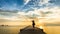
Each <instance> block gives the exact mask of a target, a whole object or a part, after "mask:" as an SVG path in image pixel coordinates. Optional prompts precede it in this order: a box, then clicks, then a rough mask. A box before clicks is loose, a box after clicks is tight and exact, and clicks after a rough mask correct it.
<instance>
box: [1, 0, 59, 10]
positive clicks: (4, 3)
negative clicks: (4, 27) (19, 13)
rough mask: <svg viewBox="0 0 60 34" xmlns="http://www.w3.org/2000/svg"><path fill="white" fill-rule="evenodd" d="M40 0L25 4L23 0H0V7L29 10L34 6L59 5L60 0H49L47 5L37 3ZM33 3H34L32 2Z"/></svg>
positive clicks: (32, 0)
mask: <svg viewBox="0 0 60 34" xmlns="http://www.w3.org/2000/svg"><path fill="white" fill-rule="evenodd" d="M40 1H41V0H31V1H29V2H28V3H27V4H26V5H24V3H25V2H24V0H0V9H1V8H2V9H4V10H21V9H23V10H24V9H28V8H29V9H28V10H30V9H31V7H34V8H41V7H43V8H44V7H46V6H60V0H50V1H48V3H51V4H49V5H47V3H46V4H43V5H42V6H40V5H39V2H40ZM34 3H35V4H34ZM32 9H33V8H32Z"/></svg>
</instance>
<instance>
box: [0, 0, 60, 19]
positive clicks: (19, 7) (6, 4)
mask: <svg viewBox="0 0 60 34" xmlns="http://www.w3.org/2000/svg"><path fill="white" fill-rule="evenodd" d="M56 7H58V8H57V11H58V10H59V8H60V0H0V18H4V19H10V18H12V19H19V17H21V15H23V16H24V17H26V18H32V17H41V15H40V13H39V11H40V10H41V9H42V12H44V11H47V9H46V8H50V9H48V10H50V12H53V13H54V14H55V12H54V10H55V8H56ZM51 10H52V11H51ZM55 11H56V10H55ZM47 13H49V12H48V11H47ZM57 13H58V14H59V11H58V12H57ZM54 14H52V15H53V16H54V17H55V15H54ZM52 15H50V14H49V15H48V16H49V17H51V16H52ZM56 15H57V14H56ZM58 16H59V15H58ZM24 17H23V18H24Z"/></svg>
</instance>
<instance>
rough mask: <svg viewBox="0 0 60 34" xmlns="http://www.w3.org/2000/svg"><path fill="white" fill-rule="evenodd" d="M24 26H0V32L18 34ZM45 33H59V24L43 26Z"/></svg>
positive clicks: (0, 33)
mask: <svg viewBox="0 0 60 34" xmlns="http://www.w3.org/2000/svg"><path fill="white" fill-rule="evenodd" d="M24 27H26V26H0V34H18V33H19V32H20V29H22V28H24ZM45 32H46V33H47V34H60V26H45Z"/></svg>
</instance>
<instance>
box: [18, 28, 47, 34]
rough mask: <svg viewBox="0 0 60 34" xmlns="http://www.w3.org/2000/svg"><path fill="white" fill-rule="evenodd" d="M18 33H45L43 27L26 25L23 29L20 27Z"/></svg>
mask: <svg viewBox="0 0 60 34" xmlns="http://www.w3.org/2000/svg"><path fill="white" fill-rule="evenodd" d="M19 34H46V33H45V32H44V31H43V29H40V28H37V27H35V28H32V27H26V28H24V29H21V30H20V32H19Z"/></svg>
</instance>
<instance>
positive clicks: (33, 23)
mask: <svg viewBox="0 0 60 34" xmlns="http://www.w3.org/2000/svg"><path fill="white" fill-rule="evenodd" d="M32 26H33V28H35V22H34V20H32Z"/></svg>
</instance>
